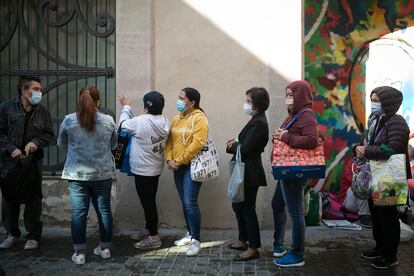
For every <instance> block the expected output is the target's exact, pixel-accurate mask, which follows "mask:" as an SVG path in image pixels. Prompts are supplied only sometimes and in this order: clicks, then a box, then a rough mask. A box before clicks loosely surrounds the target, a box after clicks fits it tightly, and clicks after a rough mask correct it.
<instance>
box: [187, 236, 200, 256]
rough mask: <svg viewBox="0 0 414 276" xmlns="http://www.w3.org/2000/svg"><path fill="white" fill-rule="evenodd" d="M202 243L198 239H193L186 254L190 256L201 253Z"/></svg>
mask: <svg viewBox="0 0 414 276" xmlns="http://www.w3.org/2000/svg"><path fill="white" fill-rule="evenodd" d="M200 250H201V245H200V242H199V241H198V240H195V239H191V244H190V248H188V250H187V253H186V255H187V256H189V257H193V256H197V255H198V253H200Z"/></svg>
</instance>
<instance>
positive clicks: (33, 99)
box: [28, 90, 42, 105]
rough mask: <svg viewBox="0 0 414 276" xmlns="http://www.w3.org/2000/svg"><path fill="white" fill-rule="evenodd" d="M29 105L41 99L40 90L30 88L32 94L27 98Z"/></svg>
mask: <svg viewBox="0 0 414 276" xmlns="http://www.w3.org/2000/svg"><path fill="white" fill-rule="evenodd" d="M28 100H29V103H30V104H31V105H37V104H39V103H40V101H41V100H42V92H38V91H35V90H32V96H31V97H29V98H28Z"/></svg>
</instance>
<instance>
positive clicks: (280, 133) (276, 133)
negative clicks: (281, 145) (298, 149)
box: [272, 128, 288, 140]
mask: <svg viewBox="0 0 414 276" xmlns="http://www.w3.org/2000/svg"><path fill="white" fill-rule="evenodd" d="M286 132H288V130H287V129H282V128H279V129H276V130H275V131H273V135H272V136H273V139H278V140H281V139H282V136H283V134H285V133H286Z"/></svg>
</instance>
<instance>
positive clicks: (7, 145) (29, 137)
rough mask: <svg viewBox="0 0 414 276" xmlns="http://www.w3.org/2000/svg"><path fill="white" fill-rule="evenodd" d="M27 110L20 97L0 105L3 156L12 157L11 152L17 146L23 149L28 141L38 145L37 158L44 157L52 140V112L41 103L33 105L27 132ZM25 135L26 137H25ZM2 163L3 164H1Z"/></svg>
mask: <svg viewBox="0 0 414 276" xmlns="http://www.w3.org/2000/svg"><path fill="white" fill-rule="evenodd" d="M25 121H26V112H25V111H24V109H23V107H22V105H21V102H20V97H16V98H15V99H14V100H8V101H5V102H3V103H1V105H0V151H1V155H2V158H6V159H7V158H11V157H10V154H11V153H12V152H13V151H14V150H15V149H17V148H19V149H20V150H22V151H23V153H24V148H25V146H26V144H27V143H28V142H33V143H34V144H36V146H37V147H38V150H37V151H36V153H35V154H34V155H35V158H36V159H37V160H40V159H42V158H43V148H45V147H47V146H49V144H50V143H51V142H52V140H53V137H54V134H53V126H52V118H51V116H50V112H49V111H48V110H47V109H46V108H45V107H44V106H42V105H41V104H39V105H36V106H33V113H32V114H31V116H30V118H29V120H28V124H27V127H26V132H25ZM23 136H25V137H23ZM0 165H1V164H0Z"/></svg>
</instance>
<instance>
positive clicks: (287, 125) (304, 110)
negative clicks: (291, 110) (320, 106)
mask: <svg viewBox="0 0 414 276" xmlns="http://www.w3.org/2000/svg"><path fill="white" fill-rule="evenodd" d="M306 111H312V110H311V109H309V108H304V109H301V110H299V112H298V113H297V114H296V115H295V117H293V119H292V120H291V121H290V122H289V123H287V124H286V125H285V127H284V128H283V129H285V130H286V129H288V128H289V127H290V126H291V125H292V124H293V123H294V122H295V121H296V119H297V118H298V117H299V116H300V115H301V114H302V113H305V112H306Z"/></svg>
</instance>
